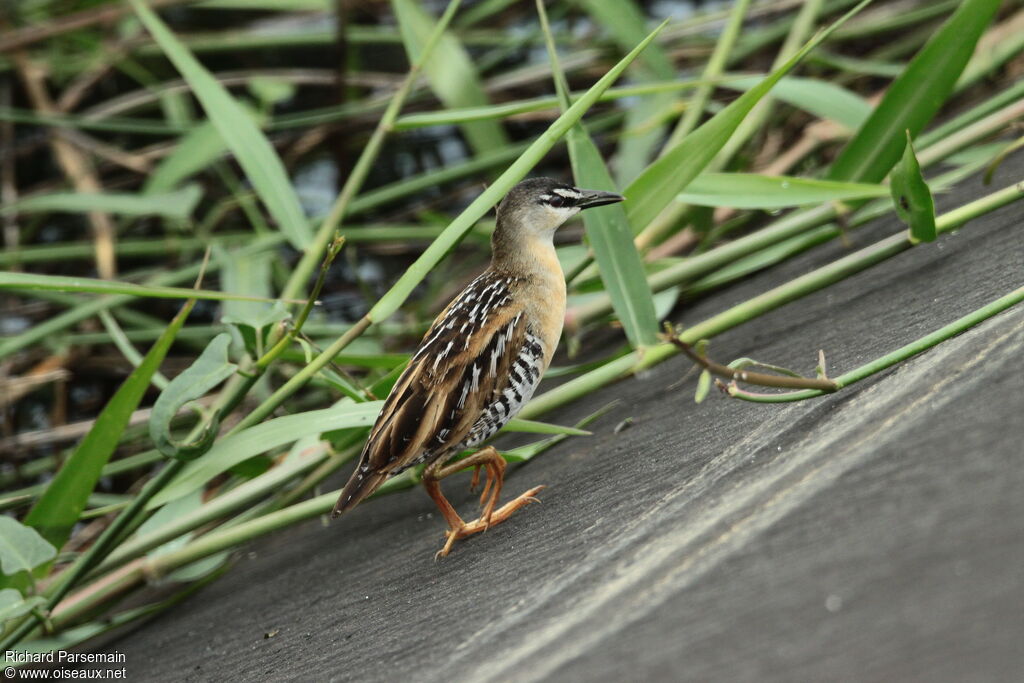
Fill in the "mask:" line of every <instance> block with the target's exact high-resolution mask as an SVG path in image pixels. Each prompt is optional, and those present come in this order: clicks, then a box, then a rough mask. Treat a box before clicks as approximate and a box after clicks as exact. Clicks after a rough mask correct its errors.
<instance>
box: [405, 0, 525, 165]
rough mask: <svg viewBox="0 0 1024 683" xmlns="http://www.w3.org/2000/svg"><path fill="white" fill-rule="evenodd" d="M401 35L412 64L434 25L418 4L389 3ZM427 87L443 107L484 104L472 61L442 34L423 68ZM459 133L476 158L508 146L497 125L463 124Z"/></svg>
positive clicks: (413, 1)
mask: <svg viewBox="0 0 1024 683" xmlns="http://www.w3.org/2000/svg"><path fill="white" fill-rule="evenodd" d="M391 5H392V7H393V8H394V10H395V16H396V17H397V18H398V27H399V29H400V31H401V33H402V42H403V43H405V51H406V52H407V53H408V55H409V62H410V63H412V62H415V61H416V59H417V58H418V57H419V55H420V53H421V52H422V51H423V46H424V45H425V44H426V42H427V39H428V38H429V37H430V34H431V32H432V31H433V30H434V24H435V23H436V22H435V20H434V18H433V17H431V16H430V15H429V14H428V13H427V12H426V11H425V10H424V9H423V7H422V3H420V2H418V0H391ZM423 70H424V72H425V73H426V74H427V79H428V80H429V81H430V86H431V88H433V90H434V92H435V93H436V94H437V97H438V99H440V100H441V102H443V103H444V105H445V106H446V107H449V108H451V107H475V106H479V105H482V104H487V95H486V94H484V90H483V87H482V86H481V84H480V79H479V78H478V77H477V74H476V67H475V66H474V65H473V60H472V59H470V57H469V54H468V53H467V52H466V50H465V48H463V47H462V45H461V44H460V43H459V41H458V39H457V38H456V37H455V35H454V34H452V33H451V32H450V31H445V32H444V34H442V36H441V38H440V40H438V41H437V45H436V46H435V47H434V52H433V53H432V54H431V55H430V58H429V59H427V62H426V64H424V65H423ZM462 131H463V133H465V135H466V139H467V140H468V141H469V145H470V147H472V148H473V150H474V151H475V152H477V153H478V154H479V153H481V152H489V151H494V150H497V149H501V148H502V147H504V146H505V145H507V144H509V141H508V137H507V136H506V135H505V131H504V130H503V129H502V127H501V124H500V123H498V122H497V121H477V122H475V123H466V124H463V126H462Z"/></svg>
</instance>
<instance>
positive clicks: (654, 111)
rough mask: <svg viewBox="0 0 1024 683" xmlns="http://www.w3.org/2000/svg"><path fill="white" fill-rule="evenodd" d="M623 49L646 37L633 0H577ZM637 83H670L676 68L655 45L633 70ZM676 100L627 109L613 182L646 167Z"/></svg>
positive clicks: (642, 102) (647, 101)
mask: <svg viewBox="0 0 1024 683" xmlns="http://www.w3.org/2000/svg"><path fill="white" fill-rule="evenodd" d="M576 1H577V4H579V5H582V6H583V7H584V8H585V9H586V11H587V13H588V14H590V15H591V16H592V17H593V18H594V20H595V21H597V22H598V23H599V24H600V25H601V26H602V27H603V28H604V30H605V31H607V32H608V34H609V35H611V36H612V38H613V39H614V40H615V42H616V43H617V44H618V45H619V46H620V47H621V48H622V49H623V50H629V49H630V48H631V47H632V46H634V45H636V44H637V43H638V42H640V41H641V40H643V37H644V36H645V35H646V34H647V28H646V17H645V16H644V13H643V12H642V11H641V10H640V8H638V7H637V5H636V3H635V2H634V1H633V0H617V1H616V2H607V1H606V0H576ZM632 72H633V75H634V77H635V79H636V81H637V82H638V83H647V82H651V81H670V80H673V79H674V78H675V75H676V73H675V67H674V66H673V65H672V60H671V58H669V56H668V53H667V52H666V51H665V50H664V49H663V48H662V47H661V46H660V45H658V44H657V43H654V44H653V45H651V46H650V47H649V48H647V49H646V50H644V52H643V54H641V55H640V57H639V58H638V59H637V62H636V64H635V65H634V67H633V68H632ZM675 102H676V97H675V96H674V95H672V94H671V93H661V94H657V95H652V96H650V97H643V98H640V99H638V100H637V101H636V102H635V103H633V104H632V105H630V106H629V107H628V108H627V109H626V121H625V123H624V124H623V132H622V135H621V136H620V138H619V146H618V149H617V150H616V154H615V172H616V179H617V180H618V182H619V183H621V184H623V185H624V184H626V183H628V182H629V181H631V180H633V178H635V177H636V176H638V175H639V174H640V172H641V171H642V170H643V169H644V167H645V166H646V165H647V162H648V161H649V160H650V158H651V156H652V154H653V152H654V150H655V148H656V147H657V146H658V145H659V144H660V143H661V140H662V139H663V137H664V129H665V126H664V125H663V124H662V123H661V122H662V121H664V120H665V118H666V113H667V112H668V111H669V110H670V109H671V108H672V107H674V105H675Z"/></svg>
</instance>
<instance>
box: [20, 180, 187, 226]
mask: <svg viewBox="0 0 1024 683" xmlns="http://www.w3.org/2000/svg"><path fill="white" fill-rule="evenodd" d="M202 196H203V190H202V188H200V187H199V185H197V184H191V185H187V186H185V187H183V188H182V189H180V190H178V191H177V192H163V193H159V194H157V193H152V194H123V193H115V192H92V193H90V192H54V193H53V194H43V195H37V196H35V197H28V198H26V199H22V200H21V201H17V202H13V203H11V204H7V205H5V206H3V207H2V208H0V214H15V213H51V212H67V213H86V212H89V211H103V212H106V213H116V214H120V215H122V216H164V217H166V218H177V219H180V220H184V219H186V218H188V217H189V216H191V215H192V210H193V209H195V208H196V204H198V203H199V199H200V197H202Z"/></svg>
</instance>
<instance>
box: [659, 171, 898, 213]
mask: <svg viewBox="0 0 1024 683" xmlns="http://www.w3.org/2000/svg"><path fill="white" fill-rule="evenodd" d="M888 195H889V188H888V187H886V186H885V185H874V184H868V183H844V182H839V181H830V180H813V179H810V178H793V177H790V176H767V175H759V174H757V173H702V174H701V175H699V176H697V177H696V178H694V179H693V182H691V183H690V184H689V185H687V186H686V190H685V191H684V192H682V193H680V194H679V195H678V196H677V197H676V199H678V200H679V201H681V202H685V203H687V204H696V205H698V206H729V207H732V208H734V209H782V208H786V207H790V206H802V205H805V204H820V203H821V202H834V201H843V200H847V199H865V198H869V197H887V196H888Z"/></svg>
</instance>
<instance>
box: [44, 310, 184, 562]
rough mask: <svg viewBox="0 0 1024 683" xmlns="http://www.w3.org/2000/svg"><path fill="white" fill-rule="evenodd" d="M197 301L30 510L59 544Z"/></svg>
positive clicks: (161, 340) (103, 413) (48, 536)
mask: <svg viewBox="0 0 1024 683" xmlns="http://www.w3.org/2000/svg"><path fill="white" fill-rule="evenodd" d="M194 305H195V300H194V299H193V300H189V301H188V302H186V303H185V305H184V306H183V307H182V309H181V312H180V313H178V315H177V316H175V318H174V320H172V321H171V323H170V325H168V326H167V329H166V330H164V333H163V334H162V335H160V338H159V339H157V341H156V343H155V344H153V347H152V348H151V349H150V350H149V353H147V354H146V357H145V358H144V359H143V360H142V364H141V365H139V367H137V368H135V370H133V371H132V374H130V375H129V376H128V379H126V380H125V381H124V384H122V385H121V387H120V388H119V389H118V390H117V392H116V393H115V394H114V396H113V398H111V399H110V401H109V402H108V403H107V405H106V406H104V408H103V410H102V411H101V412H100V414H99V416H98V417H97V418H96V421H95V422H94V423H93V426H92V429H90V430H89V433H88V434H86V435H85V438H84V439H82V441H81V442H80V443H79V444H78V447H77V448H76V449H75V451H74V452H73V453H72V454H71V457H69V458H68V459H67V460H66V461H65V462H64V464H63V466H62V467H61V468H60V471H58V472H57V475H56V476H55V477H54V478H53V479H52V480H51V481H50V484H49V485H48V486H47V487H46V491H45V492H44V493H43V495H42V496H41V497H40V498H39V500H38V501H36V504H35V505H34V506H33V507H32V509H31V510H30V511H29V513H28V516H27V517H26V518H25V523H26V524H28V525H29V526H32V527H34V528H35V529H36V530H38V531H39V533H40V534H42V536H43V538H45V539H46V540H47V541H49V542H50V543H52V544H53V545H54V546H56V547H60V546H62V545H64V542H65V541H66V540H67V538H68V535H69V534H70V533H71V529H72V527H73V526H74V525H75V524H76V523H77V522H78V518H79V517H80V516H81V514H82V510H84V509H85V504H86V502H87V501H88V499H89V495H90V494H91V493H92V492H93V489H95V488H96V482H97V481H98V480H99V478H100V473H101V472H102V470H103V466H104V465H106V464H107V460H109V458H110V455H111V454H112V453H113V452H114V449H115V448H117V444H118V441H119V440H120V439H121V434H122V433H123V432H124V429H125V427H127V426H128V420H129V418H130V417H131V415H132V413H133V412H135V409H136V408H137V407H138V405H139V401H141V400H142V396H143V395H144V394H145V393H146V389H147V387H148V386H149V382H150V379H151V378H152V376H153V373H154V372H156V371H157V369H158V368H159V367H160V363H161V361H163V359H164V356H165V355H167V351H168V349H170V348H171V344H172V343H173V342H174V338H175V336H177V334H178V330H180V329H181V326H182V325H184V324H185V319H186V318H187V317H188V314H189V312H191V310H192V307H193V306H194Z"/></svg>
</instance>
